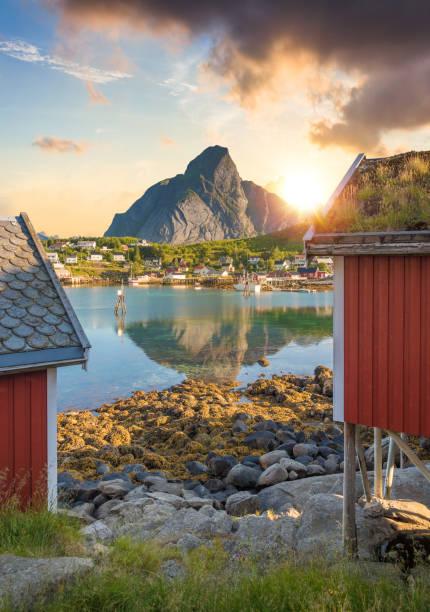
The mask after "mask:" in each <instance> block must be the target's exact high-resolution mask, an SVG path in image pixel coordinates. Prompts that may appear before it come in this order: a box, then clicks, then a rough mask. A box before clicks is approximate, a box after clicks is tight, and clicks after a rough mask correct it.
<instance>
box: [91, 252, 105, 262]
mask: <svg viewBox="0 0 430 612" xmlns="http://www.w3.org/2000/svg"><path fill="white" fill-rule="evenodd" d="M87 261H103V255H102V254H101V253H95V252H94V253H90V254H89V255H88V257H87Z"/></svg>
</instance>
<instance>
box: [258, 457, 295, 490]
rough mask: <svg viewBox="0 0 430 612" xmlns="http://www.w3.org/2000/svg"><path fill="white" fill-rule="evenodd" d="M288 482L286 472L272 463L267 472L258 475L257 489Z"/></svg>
mask: <svg viewBox="0 0 430 612" xmlns="http://www.w3.org/2000/svg"><path fill="white" fill-rule="evenodd" d="M285 480H288V472H287V470H285V469H284V468H283V467H281V466H280V464H279V463H274V464H273V465H271V466H270V467H268V468H267V470H264V472H263V473H262V474H261V475H260V477H259V479H258V481H257V486H259V487H270V486H271V485H275V484H277V483H278V482H284V481H285Z"/></svg>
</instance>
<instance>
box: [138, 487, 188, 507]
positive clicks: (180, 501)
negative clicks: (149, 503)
mask: <svg viewBox="0 0 430 612" xmlns="http://www.w3.org/2000/svg"><path fill="white" fill-rule="evenodd" d="M146 497H148V498H150V499H155V500H158V501H160V502H163V503H165V504H171V505H172V506H173V507H174V508H184V507H187V506H188V503H187V501H186V500H185V499H184V498H183V497H179V496H178V495H172V494H171V493H162V492H161V491H160V492H158V491H154V493H147V494H146Z"/></svg>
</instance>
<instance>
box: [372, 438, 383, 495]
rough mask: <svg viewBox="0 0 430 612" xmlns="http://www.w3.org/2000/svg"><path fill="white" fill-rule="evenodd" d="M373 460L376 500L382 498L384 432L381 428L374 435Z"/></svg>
mask: <svg viewBox="0 0 430 612" xmlns="http://www.w3.org/2000/svg"><path fill="white" fill-rule="evenodd" d="M373 449H374V453H373V458H374V470H375V485H374V489H375V490H374V493H375V497H376V499H381V497H382V430H381V429H380V428H379V427H374V434H373Z"/></svg>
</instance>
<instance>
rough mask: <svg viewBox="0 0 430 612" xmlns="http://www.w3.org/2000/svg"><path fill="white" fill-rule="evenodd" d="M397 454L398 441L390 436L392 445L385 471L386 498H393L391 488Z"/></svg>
mask: <svg viewBox="0 0 430 612" xmlns="http://www.w3.org/2000/svg"><path fill="white" fill-rule="evenodd" d="M395 456H396V443H395V442H394V439H393V438H390V447H389V449H388V459H387V469H386V471H385V487H384V499H391V489H392V487H393V477H394V459H395Z"/></svg>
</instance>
